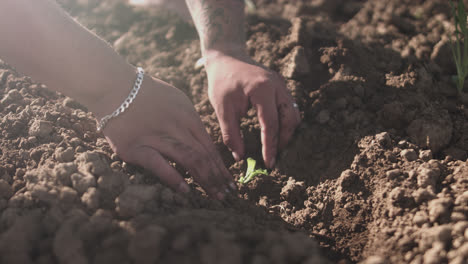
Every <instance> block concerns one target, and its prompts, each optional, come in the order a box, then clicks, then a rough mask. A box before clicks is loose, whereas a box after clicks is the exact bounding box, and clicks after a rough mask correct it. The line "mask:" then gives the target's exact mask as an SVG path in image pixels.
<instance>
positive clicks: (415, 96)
mask: <svg viewBox="0 0 468 264" xmlns="http://www.w3.org/2000/svg"><path fill="white" fill-rule="evenodd" d="M61 2H62V3H63V5H64V7H65V8H66V9H67V10H68V11H70V12H71V14H72V15H73V16H76V17H77V19H78V20H79V21H81V22H82V23H83V24H85V25H86V26H87V27H89V28H91V29H93V30H94V31H95V32H97V33H98V34H99V35H101V36H102V37H104V38H105V39H106V40H108V41H109V42H111V43H113V44H114V46H115V48H116V49H117V50H118V52H119V53H121V54H122V55H123V56H125V57H126V58H127V59H128V60H129V61H130V62H131V63H134V64H137V65H140V66H143V67H145V69H146V70H147V71H148V72H149V74H152V75H154V76H157V77H160V78H162V79H163V80H166V81H168V82H170V83H172V84H174V85H175V86H177V87H178V88H180V89H182V90H183V91H184V92H186V93H187V94H188V95H189V96H190V98H191V99H192V100H193V103H194V104H195V106H196V109H197V111H198V112H199V113H200V116H201V118H202V120H203V122H204V124H205V125H206V127H207V130H208V131H209V133H210V134H211V136H212V138H213V140H214V141H215V142H216V145H217V146H218V148H219V150H220V152H221V153H222V155H223V157H224V159H225V163H226V165H227V166H228V167H229V168H230V170H231V172H232V173H233V175H234V176H235V177H236V178H239V177H240V176H241V175H242V173H243V171H245V163H244V162H239V163H234V161H233V159H232V157H231V155H230V153H229V152H228V151H227V149H226V148H225V147H224V146H223V144H222V140H221V136H220V131H219V126H218V123H217V121H216V116H215V114H214V112H213V109H212V108H211V106H210V104H209V102H208V99H207V94H206V87H207V82H206V73H205V72H204V71H203V70H201V69H195V67H194V65H195V62H196V61H197V60H198V58H199V57H200V52H199V43H198V39H197V35H196V32H195V30H194V28H193V26H191V25H189V24H187V23H185V22H184V21H182V20H180V19H179V18H177V17H176V16H174V15H170V14H168V13H167V12H166V11H161V10H142V9H134V8H132V7H129V6H127V5H125V4H123V3H121V1H119V0H106V1H97V0H88V1H78V0H76V1H74V0H68V1H65V0H62V1H61ZM255 2H256V3H257V5H258V7H259V10H258V13H257V14H255V15H250V16H249V18H248V22H247V24H248V36H249V38H248V39H249V40H248V43H247V45H248V50H249V52H250V54H251V55H252V56H253V57H254V58H255V59H256V60H257V61H259V62H261V63H263V64H265V65H266V66H268V67H270V68H272V69H273V70H276V71H279V72H281V73H282V74H283V75H284V76H285V77H286V79H287V84H288V87H289V89H290V91H291V92H292V94H293V95H294V97H295V99H296V100H297V102H298V104H299V106H300V109H301V110H302V114H303V118H304V121H303V123H302V124H301V126H300V127H299V129H298V130H297V133H296V135H295V137H294V139H293V140H292V142H291V144H290V146H289V147H288V148H287V149H286V150H285V151H283V152H282V153H280V155H279V161H278V165H277V167H276V169H275V170H273V171H272V172H271V174H270V175H268V176H260V177H258V178H257V179H255V180H254V181H253V182H251V183H249V184H247V185H244V186H239V187H240V195H239V197H232V198H230V199H228V201H225V202H222V203H221V202H218V201H214V200H211V199H209V198H207V197H206V196H205V195H204V194H203V193H202V191H200V189H199V188H198V187H197V186H196V185H195V184H194V183H191V186H192V187H193V192H192V193H191V194H190V195H181V194H177V193H174V192H172V191H171V190H170V189H168V188H166V187H165V186H163V185H161V184H160V183H159V182H158V180H157V179H156V178H155V177H154V176H152V175H150V174H149V173H148V172H145V171H143V170H141V169H140V168H137V167H134V166H130V165H128V164H126V163H124V162H122V161H120V160H119V159H118V158H117V157H116V155H115V154H112V151H111V149H110V147H109V146H108V144H107V143H106V141H105V140H104V139H103V137H102V135H101V134H97V133H96V132H95V123H94V121H93V119H92V115H91V114H90V113H88V112H86V109H84V108H83V107H82V106H81V105H79V104H78V103H77V102H75V101H73V100H71V99H70V98H66V97H64V96H62V95H59V94H56V93H54V92H50V91H48V90H47V89H45V87H44V86H42V85H40V84H36V83H34V82H33V81H31V80H30V79H29V78H28V77H24V76H22V75H20V74H19V73H17V72H16V71H15V70H14V69H12V68H11V67H10V66H8V65H7V64H5V63H2V62H1V61H0V92H1V98H2V100H1V102H0V111H1V112H0V122H1V126H0V132H1V134H2V137H1V139H0V154H1V158H0V210H1V213H0V263H203V264H205V263H206V264H210V263H232V264H238V263H239V264H240V263H254V264H261V263H278V264H279V263H304V264H311V263H327V262H328V261H329V262H334V263H338V262H339V263H355V262H362V263H368V264H370V263H373V264H381V263H412V264H429V263H431V264H432V263H434V264H435V263H450V264H463V263H467V261H468V231H467V230H468V217H467V215H468V161H467V152H468V137H467V135H468V122H467V118H468V102H467V100H466V98H462V99H460V97H458V96H457V94H456V90H455V85H454V84H453V83H452V82H451V76H452V75H453V74H454V73H455V69H454V66H453V63H452V61H451V53H450V48H449V46H448V41H447V36H449V35H450V31H451V30H453V28H452V25H451V21H450V8H449V6H448V4H447V1H444V0H427V1H422V0H389V1H380V0H368V1H365V0H346V1H344V0H335V1H324V0H323V1H322V0H317V1H299V0H298V1H284V0H257V1H255ZM289 2H294V4H291V3H289ZM466 91H468V89H467V90H466ZM242 129H243V135H244V139H245V141H246V147H247V153H248V156H251V157H254V158H256V159H257V160H260V159H261V153H260V149H261V148H260V140H259V126H258V124H257V119H256V117H255V112H254V111H253V110H251V111H250V112H249V114H248V116H247V117H246V118H245V119H244V120H243V121H242ZM188 180H189V179H188ZM189 181H190V180H189Z"/></svg>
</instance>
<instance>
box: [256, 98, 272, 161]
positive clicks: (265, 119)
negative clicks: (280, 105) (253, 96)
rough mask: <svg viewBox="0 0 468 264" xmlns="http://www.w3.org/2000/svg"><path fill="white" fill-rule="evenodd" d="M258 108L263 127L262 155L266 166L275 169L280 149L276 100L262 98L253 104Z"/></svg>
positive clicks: (259, 119)
mask: <svg viewBox="0 0 468 264" xmlns="http://www.w3.org/2000/svg"><path fill="white" fill-rule="evenodd" d="M252 103H253V104H254V106H255V107H256V108H257V115H258V121H259V123H260V127H261V139H262V154H263V160H264V161H265V165H266V166H267V167H268V168H270V169H271V168H273V166H274V165H275V161H276V152H277V148H278V111H277V109H276V100H275V98H274V97H273V96H272V97H269V98H262V99H261V100H260V101H258V102H252Z"/></svg>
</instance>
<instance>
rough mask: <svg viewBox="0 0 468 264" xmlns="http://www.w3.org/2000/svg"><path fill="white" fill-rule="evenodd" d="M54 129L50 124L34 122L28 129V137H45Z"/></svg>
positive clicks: (41, 121)
mask: <svg viewBox="0 0 468 264" xmlns="http://www.w3.org/2000/svg"><path fill="white" fill-rule="evenodd" d="M53 130H54V127H53V125H52V123H51V122H49V121H44V120H35V121H34V122H33V123H32V124H31V126H30V127H29V135H30V136H35V137H42V138H43V137H47V136H48V135H50V133H52V131H53Z"/></svg>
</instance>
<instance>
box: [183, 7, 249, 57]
mask: <svg viewBox="0 0 468 264" xmlns="http://www.w3.org/2000/svg"><path fill="white" fill-rule="evenodd" d="M186 2H187V6H188V7H189V10H190V13H191V14H192V17H193V20H194V22H195V26H196V27H197V30H198V33H199V35H200V40H201V45H202V50H206V49H209V48H212V47H214V46H216V45H217V44H222V43H233V44H235V43H241V44H243V42H245V36H244V19H243V17H244V1H243V0H186ZM239 24H240V25H239Z"/></svg>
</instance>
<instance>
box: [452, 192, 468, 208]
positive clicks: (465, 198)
mask: <svg viewBox="0 0 468 264" xmlns="http://www.w3.org/2000/svg"><path fill="white" fill-rule="evenodd" d="M455 205H465V206H467V205H468V191H465V192H464V193H462V194H461V195H460V196H458V197H457V199H455Z"/></svg>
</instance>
